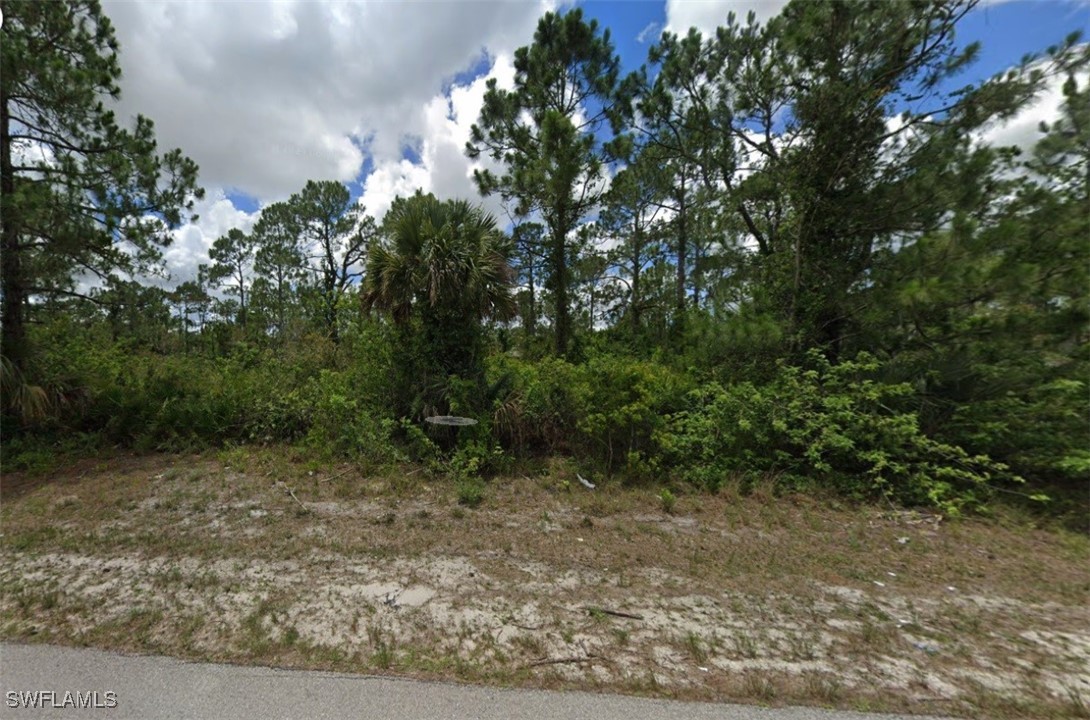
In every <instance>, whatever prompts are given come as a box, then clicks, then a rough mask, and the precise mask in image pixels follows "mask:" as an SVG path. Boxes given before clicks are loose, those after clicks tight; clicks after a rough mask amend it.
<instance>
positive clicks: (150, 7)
mask: <svg viewBox="0 0 1090 720" xmlns="http://www.w3.org/2000/svg"><path fill="white" fill-rule="evenodd" d="M553 7H554V3H553V0H538V2H504V1H502V0H487V1H484V2H474V3H459V2H432V3H360V4H347V3H340V2H335V1H328V2H326V1H319V0H288V1H287V2H277V3H239V2H226V3H216V2H210V3H190V2H180V1H179V2H156V3H132V2H126V1H124V0H107V2H106V4H105V11H106V14H107V16H109V17H110V19H111V21H112V22H113V24H114V27H115V30H116V33H117V37H118V40H119V42H120V45H121V52H120V59H121V65H122V70H123V76H122V81H121V86H122V98H121V101H120V104H119V107H118V115H119V117H120V118H122V120H123V121H124V119H125V118H127V117H131V116H133V115H135V114H136V113H142V114H144V115H147V116H148V117H150V118H151V119H152V120H154V121H155V123H156V137H157V139H158V141H159V144H160V147H161V148H163V149H168V148H174V147H180V148H182V150H183V152H184V153H185V154H186V155H188V156H189V157H191V158H193V159H194V160H195V161H196V162H197V163H198V165H199V166H200V169H201V175H200V183H201V184H202V185H203V186H204V187H205V188H206V189H207V190H208V199H207V200H205V201H203V202H202V203H201V204H200V205H199V207H198V208H197V210H198V212H199V213H200V215H201V219H200V221H199V222H198V223H196V224H187V225H185V226H183V227H182V228H180V229H178V230H177V231H176V232H175V233H174V235H175V238H176V239H175V241H174V243H173V245H172V246H171V247H170V248H168V249H167V250H166V251H165V257H166V261H167V266H168V268H169V270H170V272H171V274H172V276H173V278H174V280H175V281H177V282H180V281H184V280H187V279H190V278H192V277H193V276H194V275H195V273H196V265H197V264H198V263H201V262H207V261H208V258H207V250H208V248H209V247H210V246H211V244H212V242H213V241H214V240H215V239H216V238H217V237H219V236H220V235H222V234H223V233H225V232H226V231H227V230H229V229H231V228H232V227H240V228H242V229H243V230H248V229H249V226H250V225H252V223H253V221H254V219H255V215H256V214H250V213H245V212H242V211H240V210H238V209H237V208H235V207H234V206H233V205H232V203H231V202H230V201H229V200H228V198H227V192H241V193H244V194H246V195H250V196H252V197H254V198H257V200H258V202H259V204H261V205H265V204H267V203H269V202H272V201H275V200H280V199H284V198H286V197H287V196H288V195H289V194H291V193H293V192H296V191H298V190H299V189H301V188H302V187H303V185H304V184H305V183H306V181H307V180H339V181H342V182H345V183H350V184H351V183H356V182H359V183H361V184H362V185H363V188H364V192H363V197H362V198H361V200H362V202H363V204H364V205H365V206H366V208H367V211H368V212H369V213H371V214H373V215H376V216H381V215H382V214H383V213H385V210H386V209H387V208H388V207H389V203H390V202H391V201H392V200H393V198H394V197H395V196H396V195H397V194H402V195H405V194H410V193H411V192H413V191H414V190H415V189H416V188H417V187H422V188H424V189H425V190H430V191H434V192H435V193H436V194H437V195H439V196H440V197H456V196H459V197H469V198H475V197H476V196H477V193H476V189H475V188H474V186H473V184H472V179H471V177H472V164H471V163H470V161H469V159H468V158H466V157H465V156H464V146H465V142H466V140H467V139H468V137H469V128H470V126H471V125H472V123H473V122H475V121H476V119H477V115H478V113H479V110H480V104H481V99H482V98H483V96H484V79H480V78H479V79H477V80H475V81H472V82H469V83H467V84H464V85H456V86H454V87H453V88H451V89H449V91H448V92H446V93H444V92H443V89H444V86H445V85H447V84H448V83H450V81H451V80H452V79H453V77H454V76H455V74H456V73H458V72H462V71H468V70H470V69H471V68H472V67H473V66H475V65H476V64H478V63H479V62H480V61H481V59H482V58H483V57H486V56H489V57H493V58H498V60H497V61H496V62H495V63H494V72H496V73H498V74H500V75H504V76H506V77H507V80H504V81H503V82H507V83H508V84H509V83H510V77H513V72H514V71H513V68H512V67H511V60H510V58H511V56H512V55H513V51H514V49H515V48H516V47H518V46H521V45H525V44H528V43H529V42H530V40H531V39H532V35H533V30H534V27H535V26H536V23H537V19H538V17H540V15H541V14H542V13H543V12H545V11H546V10H549V9H552V8H553ZM406 144H412V145H414V146H416V147H417V148H418V149H419V155H420V161H419V162H416V163H414V162H410V161H408V160H404V159H403V157H402V150H403V149H404V147H405V146H406ZM368 157H369V158H370V160H371V161H372V167H373V172H372V173H371V174H370V175H369V176H367V177H361V171H362V169H363V167H364V163H365V160H366V159H368ZM486 205H489V206H490V207H489V209H491V210H493V211H495V210H497V209H498V205H497V203H495V202H486Z"/></svg>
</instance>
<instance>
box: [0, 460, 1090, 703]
mask: <svg viewBox="0 0 1090 720" xmlns="http://www.w3.org/2000/svg"><path fill="white" fill-rule="evenodd" d="M573 478H574V476H573V473H571V472H570V471H569V469H568V468H566V467H565V466H564V465H563V463H553V464H552V466H551V467H549V468H548V469H547V470H545V471H543V472H542V473H541V474H540V475H538V476H535V477H533V478H530V477H521V476H520V477H513V478H503V479H496V480H493V481H491V482H489V483H488V484H487V485H486V486H485V489H484V494H483V502H482V504H481V505H480V506H479V507H478V508H476V509H471V508H468V507H465V506H464V505H460V504H459V499H460V492H459V489H458V488H457V487H456V486H455V485H454V484H453V483H450V482H447V481H445V480H441V479H434V478H428V477H425V476H424V474H423V473H422V472H420V471H418V470H416V469H415V468H404V469H403V470H402V471H400V472H396V473H391V474H389V475H388V476H382V477H362V476H361V475H360V474H359V473H358V471H357V469H356V468H354V467H352V466H350V465H344V466H339V467H326V466H321V465H318V464H314V463H307V462H303V461H302V460H300V459H298V458H295V457H293V456H292V454H291V452H290V451H281V450H266V451H259V452H256V451H255V452H252V453H248V452H243V451H232V452H225V453H219V454H217V455H204V456H187V457H180V456H153V457H142V458H140V457H125V456H120V457H108V458H102V459H98V460H90V461H86V462H83V463H82V464H80V465H79V466H77V467H75V468H72V469H70V470H69V471H67V472H64V473H60V474H57V475H55V476H53V477H50V478H48V479H47V480H42V479H40V478H39V479H35V478H32V477H29V476H26V477H24V476H14V475H9V476H6V477H5V478H4V480H3V485H2V490H3V508H2V513H0V518H2V521H3V528H2V530H3V536H2V538H0V555H2V557H3V564H2V566H0V587H2V589H0V635H2V636H3V637H5V638H7V639H19V640H39V641H47V642H56V643H73V644H91V645H96V646H100V647H106V648H115V649H121V650H130V651H146V652H160V653H167V654H173V655H180V656H185V657H191V658H200V659H210V660H231V661H236V662H252V663H260V664H269V665H279V666H290V667H316V668H333V669H338V670H347V671H369V672H374V671H384V672H395V673H398V674H406V675H414V676H421V677H435V678H448V679H460V680H466V681H472V682H488V683H499V684H505V685H523V686H542V687H564V688H584V689H603V690H609V691H619V692H634V693H644V694H655V695H662V696H668V697H684V698H694V699H696V698H698V699H708V700H722V699H731V700H749V701H757V702H764V703H806V704H818V705H828V706H837V707H851V708H858V709H872V710H882V709H885V710H894V709H895V710H901V711H922V712H931V713H936V712H942V713H951V714H964V715H971V716H977V715H982V714H983V715H988V716H996V717H1085V716H1086V708H1087V705H1088V704H1090V611H1088V610H1087V605H1086V600H1087V597H1088V595H1090V563H1088V562H1087V560H1088V559H1090V542H1088V540H1087V537H1086V536H1084V535H1078V534H1073V533H1069V532H1065V531H1061V530H1052V531H1050V530H1044V529H1040V528H1037V527H1033V526H1031V525H1030V524H1029V523H1027V522H1024V521H1023V520H1022V519H1020V518H1019V517H1017V516H1015V515H1006V516H1003V517H1001V518H997V519H991V520H987V521H983V520H973V521H961V522H947V521H943V520H941V519H940V518H938V517H936V516H929V515H923V514H918V513H912V512H903V511H893V510H890V511H888V512H886V511H881V510H878V509H875V508H869V507H864V508H850V507H840V506H838V504H837V503H835V502H833V501H824V500H814V499H812V498H808V497H802V496H791V497H785V498H774V497H772V494H771V492H770V491H769V490H768V489H764V490H760V491H758V492H757V493H755V494H753V495H751V496H749V497H739V496H738V495H737V493H731V492H725V493H723V494H720V495H717V496H709V495H706V494H680V493H679V494H677V496H676V497H675V499H674V500H673V501H672V502H671V503H670V507H669V508H665V507H664V502H663V499H662V496H661V494H657V493H656V492H654V491H653V490H651V489H625V488H621V487H618V486H610V485H608V484H606V485H605V486H599V488H598V489H597V490H595V491H587V490H584V489H583V488H582V487H581V486H580V485H579V484H578V483H573V482H571V481H572V479H573ZM666 509H668V510H669V512H666V511H665V510H666ZM626 615H630V616H635V617H626Z"/></svg>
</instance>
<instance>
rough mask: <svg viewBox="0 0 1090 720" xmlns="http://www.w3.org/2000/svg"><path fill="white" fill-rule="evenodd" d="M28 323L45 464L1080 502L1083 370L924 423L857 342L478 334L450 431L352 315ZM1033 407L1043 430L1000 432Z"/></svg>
mask: <svg viewBox="0 0 1090 720" xmlns="http://www.w3.org/2000/svg"><path fill="white" fill-rule="evenodd" d="M40 332H41V336H40V338H39V340H40V347H41V348H43V350H42V353H41V363H40V365H39V368H40V370H39V374H38V376H37V377H36V378H34V381H35V387H37V388H41V393H42V401H41V402H40V403H38V404H37V405H35V404H34V403H32V402H29V403H28V402H24V405H23V407H22V408H21V412H22V414H21V415H20V416H16V415H14V414H13V412H15V411H16V410H18V408H16V407H15V404H17V403H15V404H13V403H9V404H8V412H7V415H6V417H5V422H4V442H3V465H4V469H5V471H11V470H30V471H48V470H49V469H51V468H52V467H53V466H54V465H55V463H56V462H58V460H59V459H63V458H64V457H65V456H66V455H69V456H71V455H73V454H80V453H86V452H90V451H94V450H96V449H101V448H105V447H123V448H132V449H135V450H137V451H152V450H167V451H171V450H175V451H181V450H192V449H200V448H207V447H216V446H223V445H246V444H282V443H294V444H296V445H297V446H298V447H299V448H301V449H302V450H304V451H305V452H307V453H308V454H311V455H313V456H314V457H315V458H319V459H327V460H330V461H332V460H346V459H347V460H351V461H356V462H359V463H361V464H362V465H366V466H370V467H374V468H378V467H381V466H387V465H389V464H391V463H402V462H419V463H423V464H424V465H425V466H426V467H428V468H430V469H431V470H432V471H433V472H435V473H440V474H449V475H451V476H453V477H455V478H456V479H457V480H459V481H462V482H465V481H467V480H469V481H472V482H474V483H476V482H478V479H487V478H488V477H489V476H491V475H494V474H496V473H498V472H505V471H512V470H513V469H515V468H516V466H517V465H518V464H519V463H525V462H532V461H534V460H535V459H538V458H542V457H546V456H553V455H563V456H566V457H568V458H570V459H572V460H573V461H574V462H575V463H576V465H577V467H580V468H581V469H582V472H583V473H584V474H585V475H586V476H587V477H590V478H595V479H598V480H605V479H609V480H612V481H617V482H622V483H629V484H630V483H649V484H656V485H662V486H663V487H674V488H675V489H678V488H684V487H688V488H691V489H693V490H707V491H713V492H714V491H716V490H717V489H718V488H720V487H721V486H722V485H723V484H724V483H726V482H728V481H729V482H736V483H740V484H741V486H742V487H743V488H744V487H746V486H748V485H749V484H752V483H753V482H755V481H757V480H759V479H768V478H772V479H774V481H775V483H776V485H778V486H780V487H782V488H784V489H795V490H798V489H801V490H806V489H808V488H811V489H815V488H820V489H822V490H824V491H833V492H837V493H841V494H843V495H845V496H848V497H851V498H855V499H860V500H878V499H881V500H889V501H894V502H898V503H902V504H906V505H922V506H931V507H934V508H937V509H939V510H941V511H943V512H946V513H950V514H959V513H963V512H967V511H981V510H986V508H987V506H988V504H989V503H990V502H991V501H993V500H994V499H995V498H996V497H997V493H998V497H1006V498H1017V499H1018V500H1019V501H1020V502H1027V503H1030V504H1036V505H1038V506H1039V507H1040V508H1041V509H1042V510H1044V511H1046V512H1054V513H1061V514H1062V513H1067V514H1070V513H1072V512H1076V513H1079V512H1084V510H1083V509H1082V508H1079V507H1078V505H1077V503H1076V504H1075V505H1072V504H1071V502H1070V498H1071V497H1075V498H1076V500H1077V499H1078V494H1079V489H1080V488H1082V487H1085V481H1086V467H1085V461H1084V455H1083V454H1082V453H1084V449H1083V448H1082V447H1080V445H1079V443H1078V431H1079V428H1080V424H1081V423H1082V422H1083V415H1082V411H1081V410H1080V402H1081V401H1082V399H1083V398H1082V396H1083V395H1084V394H1085V385H1084V384H1082V383H1080V382H1077V381H1074V380H1067V381H1065V382H1056V383H1053V384H1052V386H1050V387H1044V388H1037V389H1035V391H1034V392H1035V393H1036V395H1035V396H1034V397H1035V398H1036V399H1034V397H1031V400H1030V401H1025V400H1021V399H1020V398H1019V397H1017V396H1015V395H1013V394H1012V395H1009V396H1007V398H1006V401H1005V402H1002V401H997V402H996V403H995V404H994V406H993V407H992V408H991V409H992V412H991V414H989V413H988V412H986V410H987V409H988V406H981V405H975V406H973V407H972V408H969V407H958V406H955V407H954V408H953V410H952V411H951V412H948V413H947V415H946V417H947V419H946V420H945V421H942V422H939V421H936V420H935V418H934V417H933V415H934V413H933V412H931V413H930V415H928V413H929V412H930V411H928V410H927V405H926V400H927V398H925V397H922V396H921V393H920V392H919V391H918V389H917V388H914V387H913V386H912V385H911V384H910V383H907V382H898V381H896V380H894V379H891V377H893V376H894V375H895V374H896V373H895V370H896V367H895V365H894V364H893V363H892V362H890V361H889V360H886V361H883V360H880V359H878V358H875V357H873V356H871V355H869V354H866V353H861V354H859V355H857V356H856V357H854V358H852V359H849V360H842V361H840V362H839V363H836V364H833V363H831V362H830V361H828V360H827V359H825V358H824V357H823V356H822V355H821V354H820V353H818V352H816V351H814V352H810V353H808V354H806V355H804V356H803V357H802V358H801V360H800V361H799V362H798V363H795V364H790V363H787V362H784V361H780V362H778V363H774V364H772V365H771V366H770V367H766V368H764V369H762V371H761V372H760V373H759V374H758V373H754V372H748V373H746V374H745V375H741V376H740V377H736V378H735V379H732V378H731V376H730V372H728V371H726V370H720V371H714V372H709V371H707V370H706V369H705V370H701V371H698V370H696V369H695V368H694V367H692V366H688V361H689V360H690V359H691V358H688V357H686V356H684V355H678V356H675V357H673V358H669V359H664V358H658V359H638V358H633V357H631V356H622V355H620V354H611V353H610V352H608V349H607V348H605V347H603V348H598V349H589V350H588V351H587V355H588V357H587V359H586V360H585V361H584V362H578V363H573V362H568V361H565V360H561V359H557V358H551V357H545V358H542V359H529V358H523V357H519V356H520V354H521V353H519V352H518V351H512V350H508V351H506V352H504V351H501V349H500V348H498V347H493V348H492V350H493V352H492V353H491V354H490V355H489V356H488V359H487V361H486V363H485V373H484V376H483V377H482V378H479V379H478V380H477V381H473V380H466V379H461V378H459V377H457V376H451V377H447V378H445V380H444V385H443V387H441V388H438V389H436V390H435V392H436V393H437V394H438V395H437V396H438V397H441V398H442V401H443V403H444V404H443V409H444V411H445V412H450V413H454V414H460V415H469V416H472V417H474V418H476V419H477V420H479V424H478V425H477V426H475V427H469V428H459V429H451V428H443V427H435V426H431V425H428V424H427V423H424V422H422V420H423V418H422V416H421V414H420V412H418V413H417V414H416V415H410V416H405V413H403V412H399V411H398V408H399V407H402V406H401V405H399V398H398V397H397V396H396V392H397V387H398V386H397V382H396V380H397V377H398V373H399V372H402V368H403V365H404V359H403V358H402V357H400V356H401V355H402V354H403V353H404V352H405V350H404V348H401V349H399V347H400V346H399V345H398V337H397V334H396V332H395V329H393V328H391V327H388V326H386V325H383V324H381V323H378V322H371V321H365V322H363V323H362V324H359V325H358V326H357V327H355V331H354V332H353V333H351V334H350V335H349V336H348V337H347V338H346V339H345V340H344V341H342V343H341V344H340V345H339V346H335V345H333V344H332V343H330V342H328V341H327V340H325V339H324V338H321V337H320V336H313V337H308V338H305V339H304V340H303V341H300V342H297V343H292V344H290V345H285V346H283V347H265V348H259V347H256V346H254V345H252V344H247V343H245V342H240V343H237V344H234V345H232V346H230V347H229V348H228V349H227V350H226V351H224V352H223V353H222V354H212V355H209V354H203V353H194V354H160V353H157V352H154V351H151V350H149V349H146V348H143V349H141V348H138V347H131V346H127V345H125V344H124V343H115V342H107V341H105V340H104V339H103V338H102V337H100V336H98V335H96V333H95V331H93V330H79V329H77V328H75V327H73V326H71V325H69V324H66V323H59V324H53V325H49V326H46V327H43V328H41V329H40ZM702 351H703V350H702ZM739 374H740V373H739ZM8 382H9V385H11V384H12V378H10V377H9V378H8ZM24 382H25V381H24ZM11 397H12V395H11V394H10V393H9V399H10V398H11ZM1034 403H1036V404H1034ZM27 405H29V407H27ZM921 409H923V412H921ZM424 412H427V411H426V410H425V411H424ZM1027 413H1033V415H1032V416H1027ZM922 415H928V417H926V423H927V424H928V425H929V426H928V427H925V421H924V420H925V419H924V418H923V417H921V416H922ZM1034 417H1036V418H1037V419H1038V420H1043V421H1048V422H1049V423H1050V425H1049V426H1048V427H1050V428H1051V431H1049V432H1045V431H1044V430H1041V431H1038V432H1037V433H1022V434H1019V433H1013V432H1011V429H1012V428H1015V429H1017V428H1019V427H1032V426H1033V422H1034ZM1065 423H1066V425H1065ZM1058 431H1059V432H1058ZM1044 435H1047V442H1044V441H1042V437H1043V436H1044ZM472 487H473V488H478V487H479V486H478V485H473V486H472Z"/></svg>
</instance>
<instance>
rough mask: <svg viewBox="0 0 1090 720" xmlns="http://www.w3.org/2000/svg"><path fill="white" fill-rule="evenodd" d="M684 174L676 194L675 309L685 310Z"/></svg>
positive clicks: (686, 240) (680, 312)
mask: <svg viewBox="0 0 1090 720" xmlns="http://www.w3.org/2000/svg"><path fill="white" fill-rule="evenodd" d="M685 179H686V178H685V175H684V173H683V174H682V175H681V185H680V187H679V188H678V194H677V201H678V204H677V207H678V210H677V311H678V315H679V317H680V315H681V314H682V313H684V312H685V263H686V261H687V258H686V255H687V254H688V251H689V247H688V246H689V238H688V227H687V226H686V220H687V217H686V211H687V208H686V206H685Z"/></svg>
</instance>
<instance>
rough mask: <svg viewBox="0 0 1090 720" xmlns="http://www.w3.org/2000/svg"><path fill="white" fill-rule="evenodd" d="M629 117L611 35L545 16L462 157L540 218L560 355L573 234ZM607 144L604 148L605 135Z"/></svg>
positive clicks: (577, 15) (484, 180) (492, 84)
mask: <svg viewBox="0 0 1090 720" xmlns="http://www.w3.org/2000/svg"><path fill="white" fill-rule="evenodd" d="M630 112H631V83H630V82H628V81H621V79H620V58H618V57H617V56H616V55H615V54H614V52H613V44H612V43H611V42H610V39H609V31H608V30H605V31H604V32H602V33H601V34H599V32H598V23H597V21H594V20H591V21H590V22H589V23H587V22H585V21H584V20H583V13H582V11H581V10H579V9H578V8H577V9H574V10H571V11H569V12H568V13H566V14H563V15H561V14H558V13H551V12H550V13H546V14H545V15H544V16H543V17H542V18H541V20H539V21H538V26H537V31H536V32H535V33H534V42H533V44H532V45H530V46H529V47H522V48H519V49H518V50H517V51H516V52H515V87H514V89H513V90H510V91H507V90H501V89H499V88H498V87H497V86H496V81H495V79H492V80H489V82H488V90H487V92H486V94H485V98H484V105H483V107H482V108H481V116H480V119H479V121H478V123H477V124H475V125H474V126H473V129H472V132H471V139H470V141H469V142H468V143H467V144H466V152H467V154H468V155H469V156H470V157H471V158H476V157H479V156H480V154H481V153H482V152H487V153H488V154H489V155H490V156H491V158H492V159H493V160H496V161H498V162H500V163H502V164H503V165H504V166H505V171H504V174H502V175H496V174H495V173H493V172H491V171H489V170H487V169H484V170H476V171H474V175H473V176H474V180H475V181H476V183H477V187H478V189H479V190H480V192H481V193H482V194H484V195H491V194H493V193H499V194H501V195H502V196H503V197H504V198H505V199H514V200H516V201H517V210H516V212H517V213H518V214H519V215H520V216H527V215H530V214H531V213H534V212H537V213H540V215H541V218H542V219H543V220H544V221H545V225H546V226H547V227H548V229H549V248H548V255H547V259H546V264H547V267H548V276H547V279H546V286H547V288H548V289H549V291H550V292H551V293H552V296H553V301H554V305H555V317H554V318H553V331H554V334H555V339H556V352H557V354H558V355H561V356H564V355H567V354H568V351H569V345H570V342H571V337H572V320H571V308H570V299H569V295H570V292H571V282H572V278H571V272H570V268H571V265H572V262H573V260H574V257H573V254H574V253H573V248H572V246H571V240H572V239H571V234H572V232H573V231H574V230H575V228H576V226H577V225H578V224H579V223H580V222H581V221H582V220H583V218H584V217H586V215H587V214H588V213H589V212H590V211H591V210H592V209H593V208H594V207H595V206H596V205H598V203H599V200H600V199H601V197H602V194H603V193H604V192H605V182H604V177H605V169H606V166H607V165H608V164H609V163H610V162H612V161H613V160H614V159H616V158H617V157H619V156H620V155H622V154H623V152H624V150H625V147H626V141H627V136H625V135H623V134H621V131H622V129H623V123H624V121H625V119H626V118H627V117H628V115H629V114H630ZM607 128H608V129H609V130H610V131H611V132H612V133H613V136H614V137H613V138H612V139H610V140H609V141H608V142H604V141H603V139H602V138H601V137H599V135H598V134H599V133H601V132H603V131H604V130H606V129H607Z"/></svg>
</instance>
